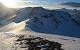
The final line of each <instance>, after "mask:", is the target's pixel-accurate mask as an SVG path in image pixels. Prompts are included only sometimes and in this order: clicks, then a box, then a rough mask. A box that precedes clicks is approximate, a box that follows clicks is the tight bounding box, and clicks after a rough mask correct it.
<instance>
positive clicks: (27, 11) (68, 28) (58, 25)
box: [15, 7, 80, 37]
mask: <svg viewBox="0 0 80 50" xmlns="http://www.w3.org/2000/svg"><path fill="white" fill-rule="evenodd" d="M26 19H31V21H30V22H29V23H28V28H29V29H31V30H32V31H35V32H42V33H51V34H53V33H54V34H59V35H65V36H74V37H80V34H79V33H80V25H79V24H77V22H75V19H73V18H72V16H71V15H70V14H69V13H68V12H64V11H56V10H47V9H44V8H41V7H34V8H23V9H21V10H19V11H18V13H17V18H16V20H15V22H21V21H23V20H26Z"/></svg>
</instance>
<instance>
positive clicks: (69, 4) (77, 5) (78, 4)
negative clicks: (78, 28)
mask: <svg viewBox="0 0 80 50" xmlns="http://www.w3.org/2000/svg"><path fill="white" fill-rule="evenodd" d="M61 5H68V6H71V7H80V3H76V2H67V3H62V4H61Z"/></svg>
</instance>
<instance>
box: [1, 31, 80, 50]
mask: <svg viewBox="0 0 80 50" xmlns="http://www.w3.org/2000/svg"><path fill="white" fill-rule="evenodd" d="M10 34H12V33H0V50H15V49H16V47H18V48H17V49H16V50H25V49H22V48H19V46H15V44H14V40H16V37H15V35H16V34H17V35H21V34H22V35H25V36H26V37H28V36H35V37H42V38H45V39H48V40H50V41H55V42H59V43H61V44H62V48H63V49H64V50H80V38H74V37H66V36H60V35H52V34H45V33H36V32H31V31H23V32H17V33H16V34H12V35H10Z"/></svg>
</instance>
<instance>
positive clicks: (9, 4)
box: [0, 0, 17, 8]
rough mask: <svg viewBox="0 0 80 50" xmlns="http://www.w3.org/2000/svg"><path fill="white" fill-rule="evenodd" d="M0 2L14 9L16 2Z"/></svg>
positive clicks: (3, 0)
mask: <svg viewBox="0 0 80 50" xmlns="http://www.w3.org/2000/svg"><path fill="white" fill-rule="evenodd" d="M0 2H1V3H2V4H4V5H5V6H6V7H9V8H16V5H17V0H2V1H0Z"/></svg>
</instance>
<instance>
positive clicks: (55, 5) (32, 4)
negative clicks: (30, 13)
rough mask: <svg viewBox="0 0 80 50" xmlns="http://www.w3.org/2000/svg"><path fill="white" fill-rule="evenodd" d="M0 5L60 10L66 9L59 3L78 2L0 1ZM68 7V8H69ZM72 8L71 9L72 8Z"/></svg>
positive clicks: (50, 0) (43, 0)
mask: <svg viewBox="0 0 80 50" xmlns="http://www.w3.org/2000/svg"><path fill="white" fill-rule="evenodd" d="M0 2H1V3H3V4H4V5H6V6H8V7H37V6H38V7H46V8H50V9H53V8H61V7H63V8H64V7H68V6H64V5H60V4H59V3H65V2H76V3H80V0H0ZM69 7H70V6H69ZM72 8H73V7H72Z"/></svg>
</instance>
